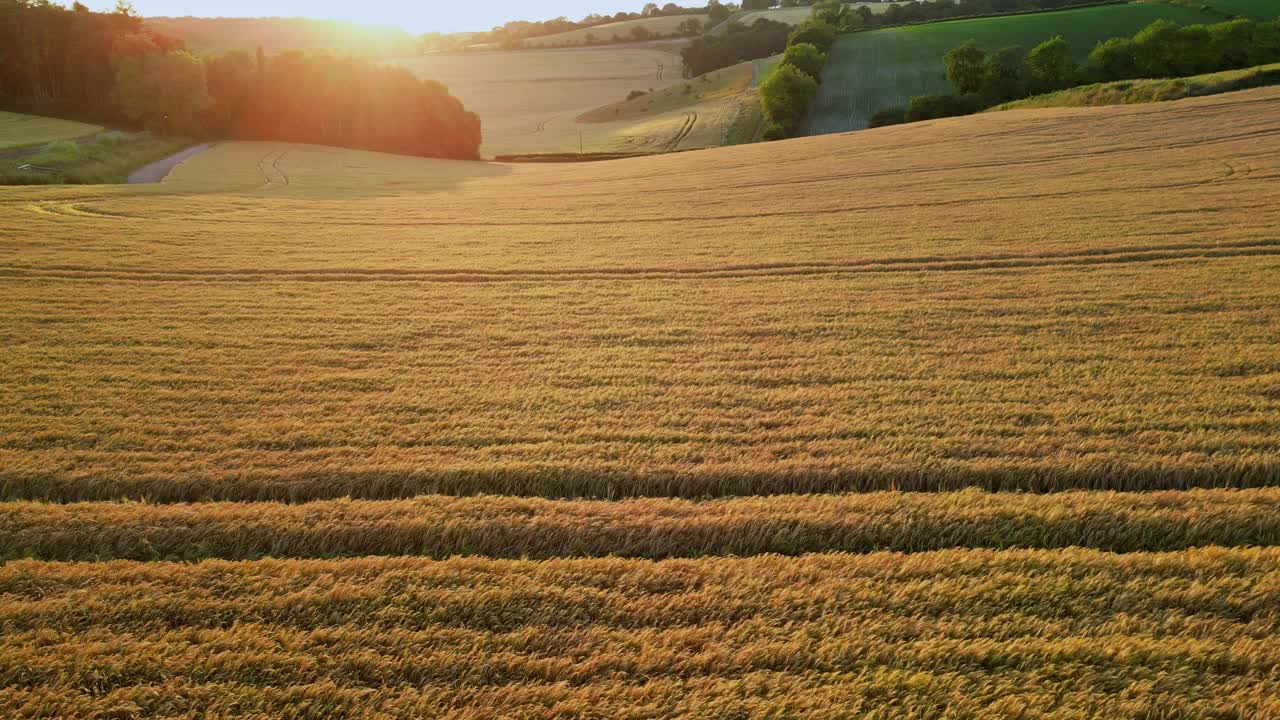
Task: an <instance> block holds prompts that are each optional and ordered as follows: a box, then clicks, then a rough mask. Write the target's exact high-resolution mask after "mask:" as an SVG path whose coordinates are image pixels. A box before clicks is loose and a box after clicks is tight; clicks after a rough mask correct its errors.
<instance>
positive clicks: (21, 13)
mask: <svg viewBox="0 0 1280 720" xmlns="http://www.w3.org/2000/svg"><path fill="white" fill-rule="evenodd" d="M0 108H3V109H7V110H15V111H19V112H31V113H35V114H41V115H50V116H55V117H65V118H74V119H83V120H91V121H94V122H97V123H102V124H108V125H117V126H125V127H138V128H146V129H149V130H153V131H156V132H160V133H166V134H174V135H185V136H190V137H226V138H235V139H271V140H285V141H296V142H311V143H322V144H327V145H338V146H343V147H352V148H361V149H368V150H380V151H384V152H396V153H404V154H413V155H423V156H429V157H446V158H464V159H465V158H475V157H477V156H478V154H479V148H480V119H479V117H477V116H476V115H475V114H474V113H471V112H467V110H466V109H465V108H463V106H462V103H461V102H460V101H458V99H457V98H455V97H453V96H452V95H451V94H450V93H449V91H448V89H446V88H445V87H444V86H443V85H441V84H439V83H436V82H431V81H424V80H420V79H418V78H417V77H415V76H414V75H413V74H412V73H410V72H409V71H407V70H403V69H399V68H390V67H383V66H380V65H377V64H374V63H372V62H370V61H368V60H363V59H356V58H335V57H330V56H327V55H323V54H304V53H302V52H298V51H291V52H288V53H284V54H282V55H277V56H274V57H269V56H267V55H266V53H265V52H264V51H263V50H262V49H261V48H259V50H258V52H257V55H256V57H255V56H252V55H250V54H248V53H246V52H244V51H240V50H236V51H232V52H230V53H226V54H223V55H219V56H201V55H196V54H193V53H192V52H190V51H188V50H187V49H186V46H185V44H184V43H183V41H182V40H179V39H175V38H170V37H167V36H165V35H163V34H161V33H158V32H156V31H155V30H154V29H153V28H151V27H149V26H148V25H147V24H146V23H145V22H144V21H143V19H142V18H139V17H137V16H136V15H134V14H133V13H132V12H131V10H130V8H129V6H128V5H124V4H122V5H121V6H119V7H118V8H117V10H116V12H112V13H95V12H91V11H90V10H89V9H88V8H86V7H85V6H84V5H82V4H80V3H78V2H77V3H76V4H75V5H74V6H73V7H72V8H71V9H67V8H64V7H61V6H59V5H54V4H52V3H50V2H48V0H0Z"/></svg>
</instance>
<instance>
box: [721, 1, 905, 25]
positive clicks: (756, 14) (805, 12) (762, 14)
mask: <svg viewBox="0 0 1280 720" xmlns="http://www.w3.org/2000/svg"><path fill="white" fill-rule="evenodd" d="M902 4H903V3H888V2H885V3H874V2H873V3H863V2H859V3H845V6H846V7H855V8H857V7H863V6H866V7H869V8H871V12H873V13H876V14H877V15H879V14H880V13H884V12H887V11H888V10H889V7H890V6H891V5H902ZM810 12H811V8H809V7H808V6H802V7H792V8H773V9H770V10H747V11H745V12H740V13H738V14H737V15H736V16H735V17H734V19H735V20H736V21H737V22H740V23H742V24H743V25H750V24H751V23H753V22H755V21H757V20H772V21H773V22H780V23H786V24H788V25H799V24H800V23H802V22H804V21H805V20H808V19H809V13H810Z"/></svg>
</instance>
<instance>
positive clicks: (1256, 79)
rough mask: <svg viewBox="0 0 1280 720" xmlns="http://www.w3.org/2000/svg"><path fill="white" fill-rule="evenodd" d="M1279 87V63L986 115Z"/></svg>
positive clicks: (1100, 88)
mask: <svg viewBox="0 0 1280 720" xmlns="http://www.w3.org/2000/svg"><path fill="white" fill-rule="evenodd" d="M1266 85H1280V63H1277V64H1273V65H1261V66H1258V67H1252V68H1245V69H1243V70H1226V71H1224V72H1216V73H1206V74H1204V75H1193V76H1191V77H1185V78H1171V79H1164V80H1119V81H1115V82H1109V83H1094V84H1092V85H1082V86H1080V87H1074V88H1068V89H1066V90H1059V91H1058V92H1053V93H1048V94H1045V95H1036V96H1034V97H1029V98H1026V99H1025V100H1015V101H1013V102H1008V103H1004V104H1002V105H997V106H996V107H993V108H990V109H989V110H987V112H999V111H1001V110H1030V109H1038V108H1050V107H1101V106H1104V105H1134V104H1138V103H1149V102H1167V101H1170V100H1181V99H1182V98H1186V97H1203V96H1205V95H1217V94H1220V93H1227V92H1234V91H1236V90H1244V89H1247V88H1252V87H1263V86H1266Z"/></svg>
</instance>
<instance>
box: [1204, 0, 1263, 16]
mask: <svg viewBox="0 0 1280 720" xmlns="http://www.w3.org/2000/svg"><path fill="white" fill-rule="evenodd" d="M1204 4H1205V5H1208V6H1209V7H1211V8H1213V9H1214V10H1221V11H1222V12H1227V13H1231V14H1233V15H1240V16H1242V17H1248V18H1253V19H1254V20H1274V19H1275V18H1277V17H1280V2H1276V0H1205V2H1204Z"/></svg>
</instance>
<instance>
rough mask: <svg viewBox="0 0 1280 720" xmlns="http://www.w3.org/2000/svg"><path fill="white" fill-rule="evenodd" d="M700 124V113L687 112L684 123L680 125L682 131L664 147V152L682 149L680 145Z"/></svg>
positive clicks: (677, 132)
mask: <svg viewBox="0 0 1280 720" xmlns="http://www.w3.org/2000/svg"><path fill="white" fill-rule="evenodd" d="M697 124H698V113H696V112H687V113H685V114H684V123H683V124H681V125H680V129H679V130H677V131H676V134H675V135H674V136H672V138H671V139H670V140H668V141H667V144H666V145H663V146H662V152H675V151H676V149H677V148H679V147H680V143H682V142H684V141H685V139H687V138H688V137H689V133H691V132H693V126H694V125H697Z"/></svg>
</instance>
